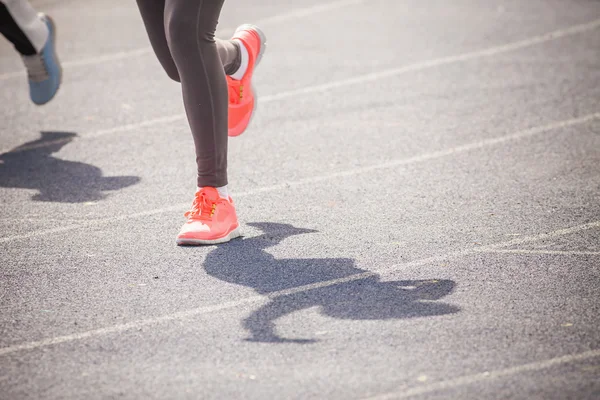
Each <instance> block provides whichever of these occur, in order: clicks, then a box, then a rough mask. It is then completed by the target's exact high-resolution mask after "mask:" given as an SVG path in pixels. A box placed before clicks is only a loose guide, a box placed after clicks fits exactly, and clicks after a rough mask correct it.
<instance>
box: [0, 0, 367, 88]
mask: <svg viewBox="0 0 600 400" xmlns="http://www.w3.org/2000/svg"><path fill="white" fill-rule="evenodd" d="M364 1H365V0H341V1H333V2H330V3H325V4H319V5H315V6H310V7H305V8H297V9H294V10H291V11H288V12H284V13H281V14H277V15H273V16H271V17H266V18H262V19H259V20H257V21H254V22H252V23H254V24H256V25H266V26H268V25H270V24H278V23H282V22H288V21H292V20H295V19H300V18H304V17H309V16H311V15H315V14H319V13H323V12H327V11H332V10H336V9H339V8H343V7H347V6H352V5H356V4H360V3H363V2H364ZM140 29H143V27H142V25H140ZM234 29H235V28H223V29H219V30H218V31H217V33H216V36H217V37H223V36H225V35H227V34H229V33H230V32H231V31H233V30H234ZM151 53H152V48H151V47H149V46H147V47H143V48H140V49H135V50H126V51H119V52H116V53H111V54H105V55H101V56H98V57H90V58H84V59H81V60H72V61H66V62H63V63H62V67H63V69H68V68H75V67H83V66H86V65H94V64H99V63H104V62H111V61H118V60H127V59H131V58H133V57H138V56H142V55H146V54H151ZM24 76H25V71H24V70H21V71H14V72H7V73H4V74H0V81H1V80H5V79H11V78H16V77H24Z"/></svg>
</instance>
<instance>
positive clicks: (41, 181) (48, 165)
mask: <svg viewBox="0 0 600 400" xmlns="http://www.w3.org/2000/svg"><path fill="white" fill-rule="evenodd" d="M76 136H77V135H76V134H75V133H72V132H42V137H41V138H40V139H37V140H34V141H32V142H28V143H25V144H23V145H21V146H19V147H16V148H14V149H12V150H10V151H9V152H6V153H4V154H0V187H7V188H20V189H36V190H38V191H39V193H37V194H35V195H34V196H33V197H32V200H35V201H51V202H61V203H81V202H86V201H96V200H101V199H103V198H105V197H106V196H105V194H104V193H103V192H104V191H110V190H119V189H123V188H125V187H128V186H131V185H134V184H136V183H138V182H139V181H140V178H139V177H137V176H110V177H105V176H102V170H101V169H100V168H98V167H95V166H93V165H90V164H84V163H80V162H74V161H66V160H61V159H59V158H56V157H53V156H52V153H56V152H58V151H59V150H60V149H62V148H63V146H65V145H67V144H68V143H70V142H71V141H72V140H73V139H74V138H75V137H76Z"/></svg>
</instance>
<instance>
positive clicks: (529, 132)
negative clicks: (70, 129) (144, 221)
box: [0, 112, 600, 243]
mask: <svg viewBox="0 0 600 400" xmlns="http://www.w3.org/2000/svg"><path fill="white" fill-rule="evenodd" d="M595 119H600V112H599V113H594V114H588V115H586V116H583V117H579V118H573V119H568V120H564V121H557V122H553V123H550V124H547V125H543V126H538V127H534V128H531V129H526V130H523V131H519V132H516V133H513V134H510V135H506V136H501V137H497V138H491V139H485V140H481V141H478V142H473V143H468V144H464V145H461V146H456V147H451V148H449V149H446V150H439V151H434V152H431V153H425V154H421V155H419V156H415V157H411V158H405V159H399V160H393V161H388V162H385V163H381V164H375V165H371V166H367V167H361V168H355V169H350V170H346V171H340V172H334V173H332V174H327V175H321V176H314V177H311V178H305V179H300V180H297V181H292V182H285V183H281V184H277V185H271V186H263V187H260V188H256V189H253V190H249V191H247V192H241V193H237V194H235V195H234V196H235V197H236V198H240V197H246V196H252V195H255V194H259V193H265V192H273V191H278V190H285V189H288V188H291V187H296V186H302V185H308V184H314V183H318V182H324V181H329V180H332V179H336V178H343V177H349V176H354V175H359V174H364V173H368V172H373V171H377V170H382V169H389V168H396V167H401V166H406V165H410V164H416V163H421V162H424V161H431V160H435V159H439V158H443V157H447V156H451V155H455V154H460V153H464V152H467V151H472V150H477V149H481V148H484V147H489V146H494V145H497V144H501V143H505V142H509V141H513V140H519V139H524V138H526V137H531V136H535V135H539V134H542V133H545V132H548V131H552V130H554V129H560V128H566V127H570V126H575V125H580V124H584V123H586V122H590V121H592V120H595ZM187 206H189V203H182V204H178V205H174V206H170V207H165V208H157V209H154V210H148V211H144V212H140V213H134V214H129V215H122V216H118V217H111V218H105V219H97V220H91V221H87V222H85V223H82V224H81V225H78V226H74V225H71V226H66V227H59V228H55V229H51V230H38V231H34V232H30V233H25V234H22V235H14V236H6V237H2V238H0V243H6V242H10V241H13V240H19V239H28V238H32V237H37V236H44V235H47V234H49V233H60V232H66V231H70V230H73V229H78V228H84V227H88V226H92V225H100V224H107V223H113V222H118V221H124V220H129V219H133V218H141V217H147V216H151V215H156V214H162V213H167V212H172V211H177V210H181V209H182V208H184V207H187ZM515 240H519V239H515Z"/></svg>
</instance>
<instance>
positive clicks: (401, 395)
mask: <svg viewBox="0 0 600 400" xmlns="http://www.w3.org/2000/svg"><path fill="white" fill-rule="evenodd" d="M596 357H600V349H596V350H590V351H586V352H584V353H579V354H571V355H566V356H562V357H556V358H551V359H549V360H544V361H536V362H532V363H529V364H523V365H518V366H515V367H510V368H505V369H498V370H495V371H488V372H482V373H479V374H473V375H466V376H461V377H459V378H455V379H448V380H446V381H441V382H436V383H432V384H430V385H425V386H421V387H415V388H412V389H402V390H398V391H397V392H396V393H387V394H383V395H379V396H374V397H368V398H367V399H365V400H388V399H406V398H409V397H414V396H419V395H423V394H429V393H432V392H438V391H441V390H448V389H454V388H456V387H459V386H465V385H471V384H473V383H478V382H482V381H487V380H491V379H498V378H503V377H507V376H511V375H517V374H523V373H527V372H535V371H540V370H543V369H548V368H552V367H556V366H559V365H562V364H567V363H573V362H577V361H585V360H589V359H591V358H596Z"/></svg>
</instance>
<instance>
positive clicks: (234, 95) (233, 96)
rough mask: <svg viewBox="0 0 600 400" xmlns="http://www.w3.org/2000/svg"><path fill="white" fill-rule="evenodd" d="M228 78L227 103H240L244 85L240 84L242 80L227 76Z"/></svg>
mask: <svg viewBox="0 0 600 400" xmlns="http://www.w3.org/2000/svg"><path fill="white" fill-rule="evenodd" d="M228 80H229V82H228V85H227V86H228V88H229V104H239V103H241V102H242V99H243V98H244V85H243V84H242V81H238V80H236V79H233V78H229V79H228Z"/></svg>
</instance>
